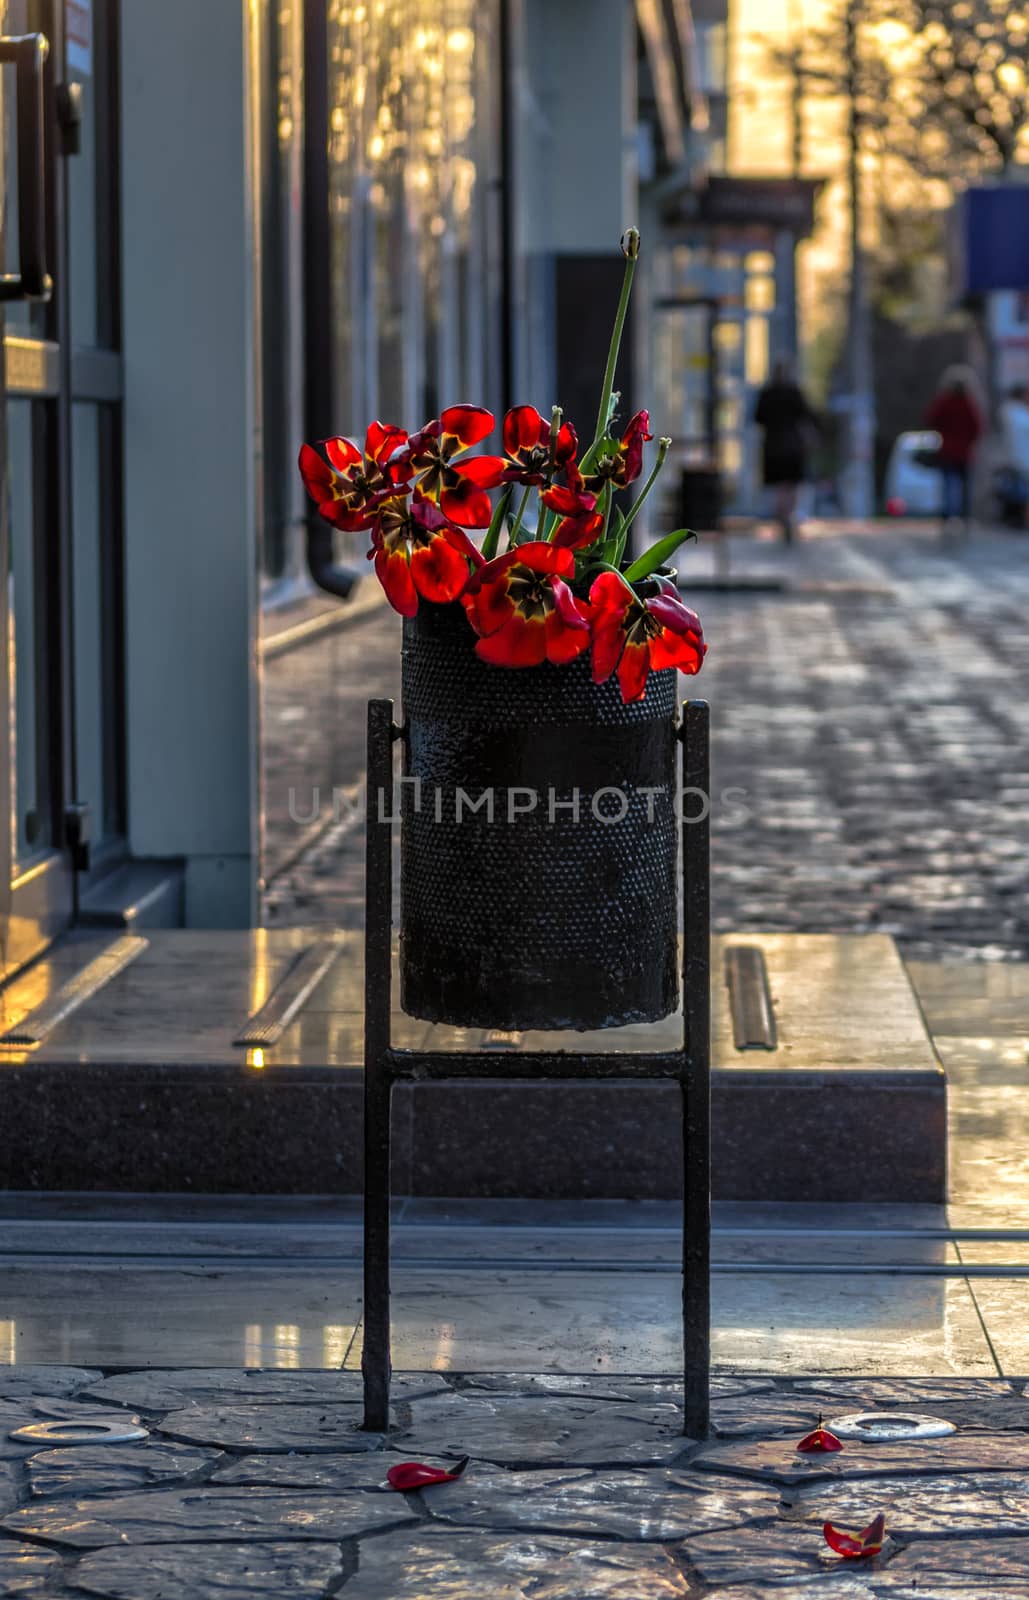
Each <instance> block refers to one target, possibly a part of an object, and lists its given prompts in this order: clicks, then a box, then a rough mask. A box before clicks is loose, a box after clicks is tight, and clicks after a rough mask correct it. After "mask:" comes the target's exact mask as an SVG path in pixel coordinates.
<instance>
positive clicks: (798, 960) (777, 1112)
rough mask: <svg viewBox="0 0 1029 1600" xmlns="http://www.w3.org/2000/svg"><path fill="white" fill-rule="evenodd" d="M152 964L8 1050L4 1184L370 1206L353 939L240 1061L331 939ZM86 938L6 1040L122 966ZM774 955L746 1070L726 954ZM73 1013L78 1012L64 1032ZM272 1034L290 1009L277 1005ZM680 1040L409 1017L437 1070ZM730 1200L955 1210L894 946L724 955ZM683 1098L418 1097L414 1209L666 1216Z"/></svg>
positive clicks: (675, 1176) (802, 944)
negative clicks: (612, 1206)
mask: <svg viewBox="0 0 1029 1600" xmlns="http://www.w3.org/2000/svg"><path fill="white" fill-rule="evenodd" d="M147 937H148V944H147V948H146V949H145V950H144V952H143V953H142V954H141V955H140V956H139V957H138V959H136V960H134V961H133V962H132V963H131V965H129V966H127V967H126V968H125V969H124V970H122V971H119V972H117V974H116V976H114V977H112V978H111V979H110V981H109V982H108V983H106V985H105V986H104V987H102V988H101V989H100V990H99V991H98V992H97V993H95V994H94V995H93V996H92V997H91V998H89V999H87V1000H86V1001H85V1003H83V1004H82V1005H81V1006H80V1007H79V1008H78V1009H77V1010H75V1011H73V1012H71V1013H70V1014H69V1015H68V1016H66V1017H65V1018H64V1020H62V1021H59V1022H58V1023H57V1024H56V1026H54V1027H53V1028H52V1030H51V1031H50V1032H49V1033H48V1035H47V1036H46V1038H45V1039H44V1040H43V1041H42V1042H41V1043H40V1044H39V1045H38V1046H36V1047H34V1048H25V1047H21V1046H15V1045H10V1046H4V1047H3V1048H2V1049H0V1056H2V1058H3V1062H4V1070H3V1072H2V1073H0V1115H2V1116H3V1118H4V1126H5V1130H6V1132H5V1140H4V1144H3V1149H2V1152H0V1186H2V1187H4V1188H8V1189H43V1190H48V1189H49V1190H53V1189H78V1190H101V1189H102V1190H135V1191H160V1192H182V1191H190V1190H192V1191H193V1192H209V1193H269V1192H272V1193H283V1194H332V1193H353V1192H356V1191H357V1190H358V1189H359V1187H360V1183H361V1106H362V1068H361V1060H362V1050H363V1041H362V1014H361V1003H362V1002H361V994H362V981H363V971H362V960H361V947H360V941H359V938H358V936H357V935H353V934H342V935H340V936H339V939H338V954H337V956H336V958H335V960H334V961H333V962H332V963H331V965H330V967H329V970H328V971H327V973H326V975H325V976H324V977H323V978H322V979H321V980H320V981H319V982H318V983H317V986H316V987H315V988H314V990H313V992H311V993H310V994H309V995H308V996H307V997H306V999H304V1001H303V1003H302V1005H301V1006H300V1007H299V1009H298V1010H297V1011H296V1013H295V1015H293V1017H292V1018H291V1019H290V1020H287V1021H286V1023H285V1024H284V1026H283V1028H282V1030H281V1033H280V1034H279V1036H278V1037H277V1038H276V1039H275V1041H274V1042H273V1043H271V1044H269V1045H267V1046H265V1047H260V1048H244V1047H241V1046H240V1045H238V1044H237V1043H235V1042H234V1041H236V1040H237V1039H238V1038H240V1037H241V1035H242V1034H243V1031H244V1029H245V1025H246V1023H247V1020H248V1019H249V1018H251V1017H253V1016H254V1015H255V1014H257V1013H258V1012H262V1011H263V1012H264V1015H265V1017H267V1015H268V1002H269V1000H270V999H271V1000H272V1001H273V1002H274V996H275V991H276V987H277V985H279V984H280V982H281V981H282V980H283V979H284V978H285V977H286V975H287V974H289V973H290V972H291V969H293V968H294V967H295V964H296V962H297V959H298V957H299V956H300V955H301V953H302V952H304V951H305V950H308V949H309V948H310V946H311V945H312V944H313V943H315V942H316V941H318V940H320V939H324V938H325V930H324V929H304V928H293V929H288V930H267V929H255V930H251V931H225V932H208V931H197V930H184V929H176V930H168V931H165V930H153V931H151V932H149V933H148V935H147ZM109 942H110V940H109V936H107V935H99V934H88V935H82V934H78V935H74V936H69V938H67V939H66V940H64V941H62V942H61V943H60V944H59V945H58V946H57V947H56V948H55V949H54V950H53V951H52V952H51V953H50V954H49V955H48V957H47V958H46V960H44V961H41V962H39V963H37V965H36V966H34V967H33V968H32V969H30V970H29V971H28V972H26V973H25V974H23V975H22V976H21V977H20V978H19V979H18V980H17V981H16V982H14V983H13V984H11V985H9V986H8V988H7V989H6V990H5V991H4V1002H5V1004H4V1010H3V1017H4V1026H5V1029H6V1031H8V1032H11V1031H12V1030H17V1028H18V1025H19V1024H20V1023H21V1022H22V1021H23V1019H24V1018H25V1017H27V1016H28V1015H29V1014H30V1013H32V1012H33V1011H35V1010H36V1009H37V1008H38V1007H39V1006H40V1005H41V1004H42V1002H44V1001H47V1000H50V999H51V998H52V997H53V995H54V993H55V991H56V990H58V989H59V988H60V987H61V985H62V984H64V983H66V982H68V981H69V980H70V979H72V978H74V976H75V974H76V973H77V972H79V971H81V969H82V967H83V966H85V965H86V964H87V963H88V962H89V961H91V960H94V959H95V957H96V956H97V955H98V954H100V953H101V952H102V951H103V950H105V949H106V948H108V946H109ZM741 945H742V946H747V947H749V948H751V949H753V950H756V951H758V952H759V953H760V955H761V957H763V961H764V966H765V970H766V973H767V982H768V992H769V997H770V1001H771V1012H772V1021H773V1024H774V1048H745V1049H741V1048H738V1047H737V1042H736V1040H737V1037H738V1027H739V1021H738V1018H737V1027H736V1029H734V1022H733V1015H732V1011H731V1007H730V995H729V990H728V988H727V986H726V982H725V955H726V952H727V951H728V950H730V949H734V948H738V947H739V946H741ZM58 1010H59V1008H58ZM271 1010H272V1011H274V1003H273V1005H272V1007H271ZM681 1035H682V1019H681V1016H672V1017H670V1018H668V1019H666V1020H665V1021H664V1022H662V1023H656V1024H651V1025H648V1026H645V1027H629V1028H620V1029H612V1030H608V1031H606V1032H604V1033H602V1034H578V1033H547V1034H540V1033H536V1034H534V1033H523V1034H520V1035H516V1036H511V1035H504V1036H498V1037H493V1036H490V1035H488V1034H479V1033H475V1032H463V1031H461V1030H456V1029H444V1028H437V1027H433V1026H431V1025H430V1024H427V1023H423V1022H419V1021H417V1020H416V1019H414V1018H411V1017H407V1016H405V1015H403V1014H402V1013H399V1012H398V1013H396V1014H395V1016H394V1019H393V1042H394V1044H395V1045H398V1046H405V1047H408V1048H412V1049H425V1050H433V1051H436V1050H440V1051H446V1050H469V1049H471V1050H479V1049H486V1050H489V1049H494V1048H495V1049H496V1051H497V1055H498V1064H500V1063H501V1062H502V1064H503V1068H504V1071H505V1073H507V1072H510V1070H511V1067H512V1059H511V1058H512V1056H514V1057H517V1055H518V1054H520V1053H523V1052H528V1051H533V1050H538V1049H541V1048H544V1047H546V1048H549V1049H557V1050H569V1051H576V1052H579V1051H582V1050H584V1049H585V1050H597V1051H603V1050H605V1049H607V1050H627V1051H633V1050H667V1049H672V1048H675V1047H676V1045H677V1043H678V1042H679V1041H680V1040H681ZM712 1061H713V1074H712V1080H713V1081H712V1096H713V1124H714V1174H715V1176H714V1188H715V1194H716V1196H717V1197H719V1198H722V1199H733V1200H784V1201H785V1200H790V1201H798V1200H802V1201H843V1202H850V1201H868V1202H885V1201H889V1202H901V1203H927V1204H934V1203H939V1202H940V1201H942V1200H943V1199H945V1197H946V1120H947V1119H946V1080H945V1075H944V1071H943V1068H942V1067H941V1065H940V1062H939V1060H938V1059H937V1057H936V1054H935V1052H934V1049H933V1046H932V1042H931V1040H930V1038H929V1035H928V1033H927V1031H926V1026H925V1023H924V1020H923V1018H922V1014H921V1011H920V1009H919V1006H918V1002H917V1000H916V998H915V996H914V994H913V992H912V989H911V986H910V983H909V981H908V978H907V974H906V972H905V969H904V966H903V964H902V962H901V960H900V958H899V956H898V954H897V951H896V948H895V946H894V944H893V941H892V939H890V938H889V937H888V936H886V935H875V934H873V935H862V936H853V937H841V936H835V935H799V934H794V935H783V934H768V935H759V934H750V933H748V934H747V935H746V936H742V935H741V936H733V935H728V936H725V937H723V938H721V939H718V940H715V941H714V946H713V950H712ZM679 1093H680V1091H679V1089H678V1087H677V1086H676V1085H674V1084H670V1083H657V1082H651V1083H645V1082H635V1083H628V1082H563V1083H531V1082H528V1081H524V1080H521V1081H513V1082H512V1081H503V1082H500V1081H498V1082H496V1083H492V1082H489V1081H476V1082H443V1083H431V1084H429V1083H423V1084H414V1085H406V1084H405V1085H400V1086H398V1088H397V1089H396V1091H395V1096H394V1188H395V1191H396V1192H397V1193H398V1194H412V1195H426V1196H432V1195H436V1196H447V1195H454V1196H469V1197H480V1196H481V1197H490V1196H495V1197H519V1196H524V1197H529V1198H531V1197H544V1198H546V1197H553V1198H569V1199H571V1198H593V1199H600V1198H619V1197H628V1198H634V1199H670V1198H674V1197H675V1196H676V1195H678V1193H679V1192H680V1190H681V1144H680V1129H679V1120H680V1117H679V1113H680V1106H679Z"/></svg>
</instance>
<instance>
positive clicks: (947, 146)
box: [867, 0, 1029, 182]
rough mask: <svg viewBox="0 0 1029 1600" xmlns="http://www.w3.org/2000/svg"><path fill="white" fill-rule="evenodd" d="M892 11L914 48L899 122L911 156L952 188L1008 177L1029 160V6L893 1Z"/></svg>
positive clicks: (970, 0) (989, 0)
mask: <svg viewBox="0 0 1029 1600" xmlns="http://www.w3.org/2000/svg"><path fill="white" fill-rule="evenodd" d="M867 3H868V4H869V8H870V9H872V8H873V0H867ZM874 4H875V6H877V7H878V9H879V10H880V19H882V18H884V17H885V15H886V11H885V8H884V7H883V6H882V3H881V0H874ZM888 12H889V16H890V18H892V19H893V21H894V22H895V23H899V24H901V25H903V26H904V27H906V28H907V30H908V31H909V32H910V35H911V38H912V40H913V44H914V48H913V50H912V51H911V52H910V53H908V52H905V54H906V55H908V61H907V63H906V65H907V71H906V72H905V74H904V78H903V80H902V81H901V83H900V85H899V87H900V88H901V90H902V94H901V97H900V100H899V102H898V104H897V112H899V116H896V115H895V118H894V120H895V123H896V131H897V133H898V134H899V135H900V136H901V141H902V145H901V148H902V150H903V151H904V153H905V154H907V155H908V156H909V158H910V159H911V160H913V161H914V162H915V163H917V164H918V165H919V166H920V167H921V169H922V170H923V171H924V172H925V173H926V174H927V175H928V176H933V177H940V178H944V179H946V180H948V181H949V182H953V181H955V180H961V179H963V178H975V177H979V176H982V175H983V174H985V173H999V174H1002V175H1006V174H1007V173H1008V172H1010V170H1011V168H1012V167H1013V166H1014V165H1015V164H1016V162H1017V161H1018V159H1019V155H1020V154H1022V155H1026V154H1029V148H1027V147H1029V75H1027V68H1029V7H1026V6H1020V5H1010V4H1009V3H1008V0H893V3H891V4H890V5H889V8H888Z"/></svg>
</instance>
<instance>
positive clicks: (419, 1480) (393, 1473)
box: [386, 1456, 468, 1494]
mask: <svg viewBox="0 0 1029 1600" xmlns="http://www.w3.org/2000/svg"><path fill="white" fill-rule="evenodd" d="M467 1465H468V1457H467V1456H465V1457H464V1458H463V1460H461V1461H458V1462H457V1464H456V1465H455V1467H454V1470H453V1471H452V1472H447V1471H445V1470H444V1468H442V1467H429V1466H426V1464H425V1462H424V1461H400V1462H398V1463H397V1465H396V1466H395V1467H390V1469H389V1471H388V1472H387V1474H386V1481H387V1482H388V1483H389V1484H390V1486H391V1487H392V1488H394V1489H399V1490H400V1492H401V1493H402V1494H407V1493H409V1492H410V1490H412V1489H426V1488H428V1487H429V1485H430V1484H433V1483H454V1482H456V1480H457V1479H458V1478H459V1477H460V1476H461V1474H462V1473H463V1472H464V1469H465V1467H466V1466H467Z"/></svg>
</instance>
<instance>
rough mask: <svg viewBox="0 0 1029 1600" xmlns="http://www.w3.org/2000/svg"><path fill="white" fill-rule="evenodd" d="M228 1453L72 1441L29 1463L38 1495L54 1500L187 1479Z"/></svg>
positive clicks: (173, 1446) (31, 1483)
mask: <svg viewBox="0 0 1029 1600" xmlns="http://www.w3.org/2000/svg"><path fill="white" fill-rule="evenodd" d="M224 1459H225V1458H224V1457H223V1456H222V1455H221V1453H220V1452H219V1451H217V1450H201V1449H197V1448H196V1447H194V1446H191V1445H179V1444H161V1443H155V1442H154V1441H152V1440H148V1441H147V1443H145V1444H136V1445H124V1444H120V1445H119V1444H112V1445H96V1444H94V1445H70V1446H67V1447H61V1448H57V1449H54V1450H40V1451H39V1453H38V1454H36V1455H31V1456H29V1458H28V1462H27V1463H26V1470H27V1471H28V1475H29V1487H30V1488H31V1490H32V1493H33V1494H34V1495H38V1496H39V1497H41V1498H42V1499H45V1500H51V1499H54V1498H55V1497H57V1496H59V1495H90V1496H92V1495H106V1494H120V1493H121V1492H122V1491H126V1490H131V1489H150V1488H153V1487H155V1486H156V1485H159V1484H165V1485H167V1484H170V1483H184V1482H187V1481H189V1480H191V1479H195V1478H197V1477H198V1476H199V1475H200V1474H205V1473H206V1472H207V1470H208V1469H209V1468H210V1467H212V1466H214V1465H216V1464H217V1463H218V1462H219V1461H222V1460H224Z"/></svg>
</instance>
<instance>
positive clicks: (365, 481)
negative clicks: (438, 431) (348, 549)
mask: <svg viewBox="0 0 1029 1600" xmlns="http://www.w3.org/2000/svg"><path fill="white" fill-rule="evenodd" d="M406 444H407V434H406V433H405V432H404V430H403V428H394V427H392V426H390V425H388V424H386V423H382V422H373V423H372V424H371V426H370V427H369V429H368V432H367V433H366V434H365V440H364V452H363V454H362V452H361V451H360V450H359V449H358V447H357V445H356V444H354V442H353V440H352V439H326V440H325V441H324V443H323V445H322V449H323V450H324V451H325V454H326V456H327V457H328V461H327V462H326V461H323V459H322V457H321V456H320V455H319V454H318V452H317V450H314V449H312V447H311V446H310V445H309V444H304V445H301V447H300V461H299V466H300V476H301V477H302V478H303V480H304V486H305V488H306V489H307V492H308V494H309V495H310V496H311V499H312V500H314V501H315V502H316V503H317V506H318V510H319V511H320V512H321V514H322V516H323V517H324V518H325V520H326V522H331V523H332V524H333V526H334V527H336V528H343V529H346V530H347V531H348V532H351V533H353V532H356V531H357V530H358V529H360V528H367V527H369V526H370V524H371V520H372V517H373V516H374V515H375V509H376V507H377V506H378V505H379V504H381V502H382V501H383V500H385V499H386V498H387V496H389V495H391V494H395V493H396V491H397V487H398V485H400V484H402V483H404V482H405V481H406V479H407V478H408V477H410V475H411V468H410V466H409V465H408V463H407V462H406V461H405V458H404V447H405V446H406Z"/></svg>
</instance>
